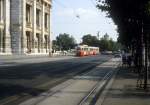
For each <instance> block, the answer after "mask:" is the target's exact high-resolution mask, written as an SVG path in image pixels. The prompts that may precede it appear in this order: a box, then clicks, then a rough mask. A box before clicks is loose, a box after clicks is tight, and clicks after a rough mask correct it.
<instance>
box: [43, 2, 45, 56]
mask: <svg viewBox="0 0 150 105" xmlns="http://www.w3.org/2000/svg"><path fill="white" fill-rule="evenodd" d="M44 15H45V3H44V1H43V4H42V39H43V40H42V53H43V52H45V48H44V41H45V38H44V35H45V26H44V22H45V21H44V19H45V16H44Z"/></svg>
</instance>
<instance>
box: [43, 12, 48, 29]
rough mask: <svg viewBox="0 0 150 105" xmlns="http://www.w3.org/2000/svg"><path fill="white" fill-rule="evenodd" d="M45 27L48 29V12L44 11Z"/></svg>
mask: <svg viewBox="0 0 150 105" xmlns="http://www.w3.org/2000/svg"><path fill="white" fill-rule="evenodd" d="M44 17H45V19H44V20H45V29H48V14H47V13H45V16H44Z"/></svg>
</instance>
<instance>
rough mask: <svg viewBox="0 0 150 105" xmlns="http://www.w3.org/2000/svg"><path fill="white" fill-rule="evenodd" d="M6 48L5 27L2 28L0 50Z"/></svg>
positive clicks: (2, 50)
mask: <svg viewBox="0 0 150 105" xmlns="http://www.w3.org/2000/svg"><path fill="white" fill-rule="evenodd" d="M4 48H5V35H4V29H1V28H0V52H4Z"/></svg>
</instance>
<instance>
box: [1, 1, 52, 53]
mask: <svg viewBox="0 0 150 105" xmlns="http://www.w3.org/2000/svg"><path fill="white" fill-rule="evenodd" d="M0 1H1V2H3V3H2V5H3V6H1V8H3V10H2V9H1V12H0V14H2V19H1V18H0V19H1V20H2V21H3V24H1V23H0V29H1V30H2V33H1V34H0V38H1V39H0V43H1V44H0V48H1V49H0V52H1V53H8V52H9V53H10V52H11V53H12V54H48V53H49V52H50V51H51V40H50V34H51V30H50V27H51V26H50V15H51V14H50V13H51V0H0ZM4 1H5V2H4ZM7 3H8V4H7ZM6 6H8V7H9V8H7V7H6ZM6 8H7V9H6ZM5 10H8V11H5ZM9 10H10V11H9ZM7 13H8V15H10V16H8V15H7ZM4 16H5V17H4ZM7 16H8V17H7ZM9 21H10V22H9ZM6 24H7V25H6ZM5 27H6V28H8V29H6V28H5ZM3 30H5V31H3ZM9 31H10V32H9ZM7 43H8V45H7Z"/></svg>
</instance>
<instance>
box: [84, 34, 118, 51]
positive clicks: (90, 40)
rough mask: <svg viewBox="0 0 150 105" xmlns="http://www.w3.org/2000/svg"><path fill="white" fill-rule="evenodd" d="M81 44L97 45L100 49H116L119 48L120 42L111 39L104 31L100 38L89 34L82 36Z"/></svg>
mask: <svg viewBox="0 0 150 105" xmlns="http://www.w3.org/2000/svg"><path fill="white" fill-rule="evenodd" d="M82 44H86V45H89V46H96V47H99V48H100V50H102V51H104V50H109V51H117V50H119V49H121V44H119V43H117V42H115V41H113V40H112V39H111V38H109V35H108V34H107V33H106V34H105V35H104V36H103V37H102V38H101V39H100V40H98V38H97V37H96V36H92V35H90V34H88V35H85V36H83V38H82Z"/></svg>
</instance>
